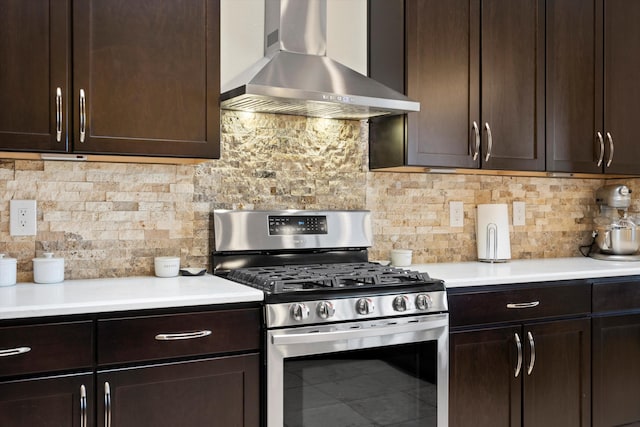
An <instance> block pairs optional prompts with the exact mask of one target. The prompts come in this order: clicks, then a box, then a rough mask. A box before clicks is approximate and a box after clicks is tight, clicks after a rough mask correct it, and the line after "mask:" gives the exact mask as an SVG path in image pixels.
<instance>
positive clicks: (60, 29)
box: [0, 0, 71, 152]
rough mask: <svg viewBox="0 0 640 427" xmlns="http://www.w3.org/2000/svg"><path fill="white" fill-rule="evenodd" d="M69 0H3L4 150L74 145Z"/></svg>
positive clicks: (0, 131)
mask: <svg viewBox="0 0 640 427" xmlns="http://www.w3.org/2000/svg"><path fill="white" fill-rule="evenodd" d="M69 7H70V6H69V0H33V1H21V0H0V63H2V67H0V150H12V151H42V152H65V151H67V150H68V148H69V140H68V130H69V111H70V108H69V102H68V100H69V93H70V92H69V90H70V89H69V88H70V75H69V59H70V56H69V55H70V46H71V44H70V32H71V31H70V13H69Z"/></svg>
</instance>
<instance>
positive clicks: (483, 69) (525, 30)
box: [369, 0, 545, 171]
mask: <svg viewBox="0 0 640 427" xmlns="http://www.w3.org/2000/svg"><path fill="white" fill-rule="evenodd" d="M405 43H406V44H405ZM399 52H400V53H402V52H406V57H400V56H399V54H398V53H399ZM403 65H404V67H403ZM403 68H404V69H403ZM398 70H400V71H398ZM369 74H370V75H371V77H373V78H375V79H377V80H379V81H381V82H383V83H385V84H387V85H389V86H391V87H394V88H396V89H398V90H401V91H404V92H405V93H406V94H407V95H408V96H409V97H411V98H413V99H416V100H418V101H420V103H421V111H420V112H419V113H411V114H409V115H407V116H400V117H392V118H381V119H375V120H372V122H371V125H370V166H371V168H372V169H376V168H386V167H395V166H435V167H460V168H487V169H512V170H533V171H536V170H544V167H545V144H544V1H543V0H448V1H446V2H443V1H441V0H411V1H403V0H392V1H390V0H369Z"/></svg>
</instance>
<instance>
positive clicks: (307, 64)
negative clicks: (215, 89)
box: [220, 0, 420, 120]
mask: <svg viewBox="0 0 640 427" xmlns="http://www.w3.org/2000/svg"><path fill="white" fill-rule="evenodd" d="M264 43H265V49H264V52H265V56H264V58H262V59H260V60H259V61H258V62H257V63H255V64H254V65H253V66H251V67H250V68H249V69H247V70H246V71H244V72H243V73H241V74H240V75H239V76H237V77H236V78H234V79H233V80H231V81H230V82H229V83H228V84H226V85H225V87H223V89H222V94H221V95H220V105H221V107H222V108H223V109H227V110H238V111H251V112H262V113H279V114H293V115H301V116H309V117H325V118H333V119H346V120H362V119H367V118H369V117H377V116H386V115H397V114H404V113H408V112H413V111H420V103H418V102H415V101H412V100H411V99H409V98H407V97H406V96H405V95H403V94H401V93H399V92H397V91H395V90H393V89H391V88H388V87H387V86H385V85H383V84H381V83H379V82H377V81H375V80H373V79H370V78H368V77H366V76H364V75H362V74H360V73H358V72H357V71H354V70H352V69H350V68H348V67H346V66H344V65H342V64H340V63H339V62H337V61H334V60H333V59H331V58H329V57H328V56H327V55H326V53H327V2H326V0H265V37H264Z"/></svg>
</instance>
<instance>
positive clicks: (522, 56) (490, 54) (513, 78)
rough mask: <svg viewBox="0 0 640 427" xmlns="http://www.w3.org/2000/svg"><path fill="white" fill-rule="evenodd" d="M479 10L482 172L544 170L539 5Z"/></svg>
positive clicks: (493, 0)
mask: <svg viewBox="0 0 640 427" xmlns="http://www.w3.org/2000/svg"><path fill="white" fill-rule="evenodd" d="M481 9H482V12H481V28H482V34H481V46H480V51H481V52H482V56H481V70H482V71H481V75H482V83H481V93H482V101H481V118H482V122H481V126H482V133H483V140H484V142H483V153H482V154H483V164H482V167H483V168H489V169H512V170H540V171H541V170H544V169H545V141H544V37H545V33H544V24H545V23H544V16H545V15H544V10H545V9H544V0H482V8H481ZM487 126H488V128H487ZM489 135H491V137H489ZM487 156H488V157H489V158H488V160H487Z"/></svg>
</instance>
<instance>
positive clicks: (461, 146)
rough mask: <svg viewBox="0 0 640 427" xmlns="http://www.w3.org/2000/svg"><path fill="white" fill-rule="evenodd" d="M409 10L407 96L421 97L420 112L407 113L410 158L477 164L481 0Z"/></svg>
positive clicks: (451, 0)
mask: <svg viewBox="0 0 640 427" xmlns="http://www.w3.org/2000/svg"><path fill="white" fill-rule="evenodd" d="M406 8H407V11H406V32H407V94H408V96H409V97H411V98H413V99H415V100H417V101H420V112H419V113H410V114H409V115H408V122H407V123H408V127H407V133H408V139H409V146H408V162H409V164H410V165H427V166H446V167H463V168H477V167H478V166H479V164H480V159H479V153H478V154H476V155H475V156H474V154H475V152H476V148H477V149H478V150H479V146H477V145H476V133H475V128H474V126H473V121H474V120H475V121H476V127H478V126H480V123H478V120H479V99H478V97H479V68H478V52H479V19H478V16H479V13H480V4H479V1H477V0H472V1H469V0H447V1H442V0H416V1H410V2H407V3H406ZM478 132H479V127H478ZM478 136H479V134H478ZM478 141H479V139H478Z"/></svg>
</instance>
